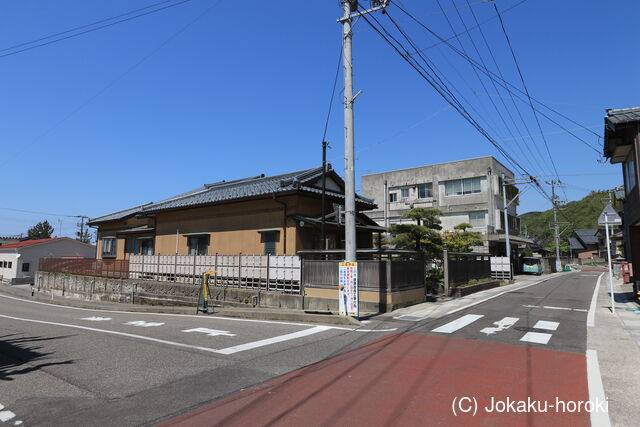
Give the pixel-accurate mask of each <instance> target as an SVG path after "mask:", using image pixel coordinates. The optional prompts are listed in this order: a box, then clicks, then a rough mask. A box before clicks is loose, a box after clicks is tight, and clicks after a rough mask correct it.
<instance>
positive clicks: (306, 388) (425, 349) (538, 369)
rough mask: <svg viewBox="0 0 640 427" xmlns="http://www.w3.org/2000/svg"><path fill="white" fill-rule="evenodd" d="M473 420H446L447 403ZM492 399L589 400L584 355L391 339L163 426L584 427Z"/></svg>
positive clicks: (581, 417) (579, 417)
mask: <svg viewBox="0 0 640 427" xmlns="http://www.w3.org/2000/svg"><path fill="white" fill-rule="evenodd" d="M464 396H469V397H475V398H476V399H477V401H478V404H479V405H478V406H479V408H478V412H477V414H476V415H475V416H471V415H460V416H458V417H455V416H454V414H453V411H452V401H453V399H454V398H456V397H458V398H459V397H464ZM491 397H495V398H496V399H502V400H504V399H506V398H507V397H509V398H511V399H515V400H526V399H527V398H528V397H531V398H533V399H536V400H543V401H549V402H551V404H555V403H556V398H557V397H558V398H560V399H561V400H564V401H580V400H581V401H585V400H587V399H588V388H587V375H586V362H585V357H584V356H583V355H579V354H574V353H563V352H557V351H550V350H542V349H539V348H530V347H526V346H520V345H510V344H501V343H496V342H487V341H472V340H465V339H457V338H443V337H433V336H426V335H419V334H393V335H388V336H385V337H384V338H381V339H378V340H376V341H373V342H371V343H369V344H367V345H364V346H362V347H359V348H357V349H355V350H352V351H349V352H346V353H343V354H341V355H338V356H336V357H333V358H330V359H327V360H324V361H322V362H320V363H317V364H314V365H310V366H308V367H306V368H303V369H299V370H297V371H294V372H292V373H289V374H287V375H284V376H282V377H279V378H276V379H273V380H271V381H268V382H266V383H264V384H261V385H259V386H257V387H255V388H252V389H249V390H245V391H242V392H239V393H236V394H233V395H231V396H228V397H227V398H225V399H222V400H220V401H217V402H214V403H211V404H209V405H206V406H204V407H202V408H200V409H197V410H195V411H193V412H190V413H187V414H185V415H182V416H180V417H177V418H175V419H173V420H170V421H169V422H167V423H165V425H177V426H185V427H186V426H209V425H233V426H248V425H251V426H255V425H266V424H275V425H287V426H303V425H305V426H307V425H350V426H356V425H367V426H377V425H391V424H395V425H479V426H498V425H500V426H505V425H509V426H513V425H540V426H554V425H558V426H559V425H565V426H566V425H571V426H583V425H584V426H587V425H589V415H588V414H587V413H586V412H582V413H577V414H575V413H574V414H570V413H556V411H555V409H549V411H550V412H549V413H546V414H542V413H537V414H535V413H533V414H531V413H529V414H526V413H525V414H517V413H509V414H505V413H502V414H497V413H487V412H485V411H484V410H482V407H484V406H486V405H489V404H490V403H491Z"/></svg>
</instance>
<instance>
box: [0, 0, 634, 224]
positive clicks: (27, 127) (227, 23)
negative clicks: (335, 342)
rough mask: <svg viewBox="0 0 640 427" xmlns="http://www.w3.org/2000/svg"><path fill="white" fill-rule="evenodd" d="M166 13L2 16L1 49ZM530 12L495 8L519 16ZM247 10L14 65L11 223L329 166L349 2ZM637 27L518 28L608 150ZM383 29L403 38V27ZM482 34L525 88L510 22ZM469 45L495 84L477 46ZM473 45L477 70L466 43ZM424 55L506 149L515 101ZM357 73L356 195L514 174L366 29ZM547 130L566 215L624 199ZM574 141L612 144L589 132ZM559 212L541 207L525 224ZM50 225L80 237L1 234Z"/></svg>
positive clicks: (2, 89)
mask: <svg viewBox="0 0 640 427" xmlns="http://www.w3.org/2000/svg"><path fill="white" fill-rule="evenodd" d="M158 1H159V0H156V1H150V0H128V1H121V0H112V1H108V2H98V1H89V2H87V1H82V2H81V1H78V0H73V1H70V0H60V1H56V2H52V1H43V0H24V1H19V2H17V1H14V2H2V4H1V5H0V12H1V14H2V16H3V25H2V26H0V49H5V48H8V47H10V46H14V45H17V44H20V43H23V42H27V41H30V40H34V39H37V38H40V37H43V36H46V35H49V34H52V33H57V32H61V31H65V30H68V29H70V28H73V27H77V26H80V25H84V24H89V23H92V22H95V21H98V20H101V19H104V18H107V17H110V16H114V15H118V14H121V13H124V12H127V11H129V10H132V9H135V8H138V7H145V6H148V5H151V4H153V3H157V2H158ZM469 1H470V3H471V4H472V6H471V7H472V9H473V11H474V12H475V13H476V15H477V17H478V19H479V20H480V21H483V20H485V19H488V18H490V17H492V16H494V15H495V13H494V10H493V5H492V3H481V4H477V3H479V2H477V1H472V0H469ZM440 2H441V4H442V6H443V7H444V8H445V9H446V11H447V16H448V17H449V19H450V20H451V23H452V25H453V26H454V28H455V29H456V31H457V32H459V31H462V30H463V28H462V24H461V23H460V20H459V18H458V16H457V14H456V11H455V9H452V7H453V6H452V5H455V6H458V7H461V9H459V11H460V13H461V14H462V17H463V19H464V20H465V22H466V23H467V24H468V25H472V24H473V17H472V15H471V14H470V9H469V8H468V7H463V6H466V0H454V1H453V2H452V1H451V0H440ZM518 2H519V0H499V1H498V2H497V4H498V7H499V8H500V9H501V10H504V9H507V8H509V7H510V6H513V5H514V4H516V3H518ZM240 3H241V2H236V1H231V0H221V1H218V0H191V1H189V2H186V3H184V4H182V5H179V6H176V7H173V8H169V9H166V10H164V11H162V12H158V13H154V14H151V15H148V16H145V17H141V18H138V19H135V20H131V21H129V22H124V23H121V24H118V25H114V26H111V27H109V28H105V29H102V30H99V31H95V32H92V33H88V34H85V35H82V36H80V37H76V38H71V39H68V40H64V41H61V42H59V43H55V44H51V45H48V46H43V47H40V48H37V49H33V50H30V51H27V52H23V53H19V54H15V55H11V56H5V57H0V70H1V71H0V76H1V78H0V93H1V94H2V96H1V97H0V116H1V117H2V126H0V141H2V154H1V155H0V164H1V165H0V175H1V176H2V182H3V183H4V185H2V191H1V194H2V197H1V199H0V200H1V202H0V207H1V208H12V209H22V210H31V211H44V212H51V213H62V214H70V215H80V214H82V215H88V216H91V217H93V216H98V215H102V214H105V213H108V212H112V211H115V210H119V209H123V208H127V207H130V206H133V205H135V204H139V203H144V202H149V201H157V200H160V199H162V198H165V197H168V196H171V195H174V194H177V193H179V192H182V191H185V190H188V189H191V188H194V187H197V186H199V185H201V184H203V183H207V182H214V181H218V180H221V179H235V178H241V177H244V176H251V175H257V174H259V173H265V174H277V173H281V172H287V171H291V170H295V169H303V168H308V167H313V166H316V165H319V163H320V160H321V137H322V131H323V127H324V121H325V117H326V113H327V108H328V103H329V97H330V95H331V88H332V84H333V77H334V73H335V69H336V65H337V58H338V54H339V50H340V39H341V34H340V32H341V29H340V26H339V25H338V24H337V23H336V18H337V17H338V16H339V15H340V13H341V11H340V9H339V6H338V1H337V0H334V1H317V2H291V1H271V2H258V1H248V2H243V3H242V5H241V7H239V6H240ZM361 3H364V2H361ZM397 3H398V4H400V5H402V7H404V8H405V9H407V10H409V11H410V12H411V13H413V14H414V15H415V16H416V17H418V18H419V19H420V20H421V21H422V22H424V23H425V24H426V25H428V26H429V27H432V28H433V30H434V31H436V32H438V33H439V34H442V35H443V36H446V37H449V36H450V35H451V34H452V32H451V30H450V28H449V26H448V24H447V22H446V20H445V19H444V15H443V14H442V13H440V9H439V6H438V3H437V1H436V0H428V1H423V0H402V1H401V2H397ZM614 3H615V4H614ZM294 5H297V7H294ZM205 10H208V11H207V12H206V13H205V14H204V15H203V16H201V18H200V19H197V20H196V18H197V17H198V16H200V15H201V14H202V13H203V12H204V11H205ZM389 12H390V16H391V17H392V18H394V19H395V20H396V21H398V22H399V24H400V25H401V26H402V27H403V28H404V29H406V31H407V32H408V33H409V34H410V36H411V38H412V39H413V40H414V41H415V43H416V45H417V46H419V47H420V48H421V49H422V48H426V47H428V46H430V45H432V44H433V43H434V39H433V38H430V37H429V36H427V35H426V34H425V33H424V32H423V31H422V30H421V29H420V28H418V27H417V26H416V25H415V24H413V23H412V22H411V21H410V20H409V19H408V18H407V17H406V16H404V15H403V14H402V12H401V11H400V10H398V9H397V8H396V7H394V6H392V7H391V8H390V9H389ZM639 12H640V4H639V3H638V2H637V0H620V1H616V2H610V3H606V2H601V1H595V0H587V1H584V0H581V1H578V0H567V1H561V2H558V1H553V0H528V1H525V2H524V3H522V4H520V5H518V6H517V7H515V8H513V9H512V10H509V11H508V12H505V13H504V14H503V18H504V20H505V24H506V26H507V31H508V34H509V36H510V38H511V41H512V43H513V46H514V48H515V52H516V55H517V57H518V59H519V62H520V66H521V68H522V71H523V73H524V76H525V79H526V82H527V84H528V88H529V90H530V92H531V94H532V95H533V96H534V97H536V98H537V99H540V100H542V101H544V102H545V103H547V104H548V105H549V106H551V107H553V108H555V109H558V110H559V111H561V112H562V113H564V114H566V115H568V116H570V117H571V118H573V119H574V120H576V121H577V122H579V123H581V124H583V125H585V126H587V127H589V128H591V129H593V130H594V131H596V132H598V133H600V134H601V133H602V123H603V116H604V109H605V108H607V107H613V108H625V107H634V106H638V105H640V102H639V100H638V98H637V97H638V94H639V93H640V92H639V89H640V87H639V85H640V83H639V80H638V75H637V72H638V71H637V70H638V69H639V66H640V59H639V57H638V55H637V34H636V31H635V28H636V27H637V17H638V15H639ZM376 17H377V18H378V19H380V20H381V22H382V23H384V24H385V25H387V26H388V25H390V23H389V21H388V19H387V17H384V16H382V15H379V14H378V15H377V16H376ZM194 20H196V22H193V21H194ZM190 23H191V24H190ZM188 24H190V25H188ZM185 26H186V29H185ZM389 28H391V27H389ZM482 28H483V29H484V31H485V36H486V37H487V39H488V41H489V44H490V45H491V46H492V51H493V53H494V55H495V57H496V60H497V62H498V64H499V65H500V67H501V71H502V72H503V73H504V75H505V78H506V79H507V80H508V81H510V82H512V83H513V84H515V85H518V87H521V86H520V83H519V80H518V79H519V78H518V75H517V73H516V70H515V68H514V65H513V61H512V59H511V56H510V53H509V50H508V47H507V45H506V42H505V38H504V36H503V34H502V32H501V29H500V26H499V21H498V20H497V19H492V20H490V21H488V22H487V23H486V24H483V25H482ZM181 30H183V31H181ZM396 34H397V33H396ZM471 35H472V36H473V38H474V40H475V41H476V43H477V44H478V47H479V49H480V52H481V54H482V55H483V58H484V60H485V61H486V62H487V66H488V67H489V68H490V69H492V70H494V71H495V68H494V66H493V64H492V62H490V57H489V54H488V52H487V50H486V48H485V47H484V44H483V42H482V39H481V35H480V33H479V32H478V30H472V31H471ZM460 40H462V42H463V43H464V46H465V49H466V50H467V52H468V53H469V55H470V56H473V57H475V58H477V56H476V54H475V52H474V51H473V47H472V45H471V44H470V41H469V39H468V38H467V36H466V35H462V36H460ZM451 43H452V44H453V45H454V46H456V47H458V48H459V45H458V44H457V42H456V41H455V40H451ZM9 52H12V51H11V50H8V51H2V52H0V55H3V54H6V53H9ZM424 53H425V54H426V55H428V56H429V58H430V60H432V61H433V63H434V64H436V65H437V67H438V68H439V69H440V70H441V71H442V72H443V73H444V75H445V76H446V77H447V78H448V79H449V81H450V82H451V84H452V86H455V87H456V88H457V89H459V90H460V92H461V93H462V94H463V95H464V96H465V98H466V99H468V100H469V101H470V103H471V104H473V105H474V108H475V109H476V110H477V111H478V112H480V114H481V115H482V116H483V117H485V118H486V120H487V122H488V123H490V124H491V123H493V124H494V125H493V127H494V128H495V129H496V132H495V133H494V132H490V133H492V135H494V136H495V137H496V139H499V138H502V139H504V138H508V137H509V135H508V134H507V132H506V130H505V129H503V128H502V127H501V124H500V122H499V117H498V115H497V113H496V112H495V110H493V107H492V106H491V104H490V101H489V99H490V98H492V99H494V101H496V102H498V101H500V98H499V95H498V94H496V93H495V92H494V90H493V88H492V87H491V86H489V84H490V83H489V82H488V80H486V79H485V80H484V82H485V84H486V85H487V87H488V89H489V94H490V95H491V96H487V95H486V94H485V93H484V91H483V89H482V86H481V84H480V83H479V81H478V80H477V78H476V76H475V75H474V73H473V71H472V69H471V68H470V67H469V66H468V65H467V64H466V63H465V62H464V61H463V60H461V59H460V58H459V57H458V56H457V55H456V54H455V53H454V52H453V51H451V50H450V49H449V48H447V47H446V46H440V47H437V48H431V49H428V50H425V51H424ZM140 61H142V62H140ZM354 67H355V76H354V79H355V89H356V90H362V91H363V95H362V96H361V97H360V98H359V99H358V100H357V102H356V151H357V163H356V172H357V175H358V188H359V187H360V185H359V183H360V179H359V177H360V176H361V175H362V174H366V173H374V172H382V171H386V170H393V169H399V168H407V167H413V166H420V165H424V164H430V163H437V162H445V161H451V160H457V159H463V158H471V157H479V156H485V155H495V156H496V157H497V158H498V159H500V160H501V161H504V159H503V157H501V155H499V154H498V153H497V152H496V150H495V149H494V148H493V147H492V146H491V145H490V144H489V143H488V142H487V141H486V140H485V139H484V138H483V137H482V136H481V135H480V134H479V133H478V132H477V131H476V130H475V129H473V128H472V127H471V126H470V125H469V124H468V123H467V122H466V121H464V120H463V119H462V118H461V117H460V116H459V115H458V114H457V113H456V112H455V111H454V110H453V109H451V108H446V107H447V104H446V102H445V101H443V100H442V98H440V96H439V95H437V94H436V92H435V91H434V90H433V89H432V88H431V87H429V86H428V85H427V84H426V82H425V81H424V80H422V79H421V78H420V77H419V76H418V75H417V73H416V72H415V71H414V70H412V69H411V68H409V66H408V65H407V64H406V63H405V62H404V61H403V60H402V58H400V57H399V56H398V55H397V54H396V53H395V52H393V51H392V50H391V49H390V48H389V46H388V45H387V44H386V43H385V42H384V41H383V40H382V39H381V38H380V37H379V36H378V35H377V34H376V33H375V32H374V31H372V30H371V29H370V28H369V27H368V24H367V23H366V22H364V21H363V20H360V21H359V22H357V23H356V26H355V34H354ZM341 78H342V77H341V76H340V81H339V85H338V91H339V90H340V89H341V87H342V85H341ZM501 94H502V95H501V96H506V92H501ZM341 100H342V97H341V95H340V93H338V94H337V96H336V100H335V102H334V105H333V107H334V110H333V114H332V116H331V120H330V125H329V131H328V134H327V139H328V140H329V141H330V142H331V145H332V147H333V148H332V149H331V150H330V152H329V158H330V161H331V162H332V163H333V165H334V167H335V169H337V170H338V171H339V172H340V173H342V170H343V160H342V153H343V143H342V110H341ZM508 102H510V100H508ZM519 106H520V108H521V111H522V113H523V114H524V115H525V116H526V117H525V119H526V121H527V124H528V127H529V129H530V130H531V133H532V134H538V133H539V132H538V130H537V125H536V123H535V120H534V118H533V116H532V115H531V111H530V110H527V108H526V105H525V104H522V103H520V104H519ZM513 111H514V114H515V110H513ZM472 115H474V116H476V114H475V113H473V112H472ZM552 117H553V118H554V119H556V120H560V121H561V123H562V124H563V125H564V126H565V127H566V128H568V129H575V128H576V126H575V125H574V124H572V123H569V122H566V121H563V120H561V119H559V118H558V117H557V116H555V115H553V116H552ZM487 122H483V123H487ZM541 123H542V128H543V130H544V132H545V133H546V134H547V139H548V143H549V149H550V151H551V154H552V156H553V158H554V159H555V163H556V167H557V169H558V172H559V173H560V174H561V175H573V174H582V175H580V176H564V177H561V178H562V179H563V181H564V182H566V183H567V184H568V185H569V186H568V187H566V188H565V191H566V198H567V199H568V200H575V199H579V198H581V197H583V196H584V195H585V194H587V192H588V190H590V189H605V188H611V187H614V186H616V185H620V184H621V177H620V170H619V166H618V165H615V166H612V165H609V164H600V163H598V162H597V159H598V156H597V154H596V153H595V152H594V151H591V150H590V149H588V148H586V147H585V145H583V144H582V143H580V142H579V141H577V140H575V139H573V138H572V137H571V136H569V135H568V134H566V133H558V132H559V130H560V129H559V128H557V127H555V126H554V125H553V124H551V123H550V122H548V121H546V120H544V119H542V122H541ZM575 132H576V133H577V134H578V135H579V136H581V137H583V138H585V139H587V140H588V142H590V143H592V144H595V145H600V144H601V143H600V142H598V141H597V139H596V137H595V136H593V135H590V134H589V133H587V132H585V131H582V130H577V131H575ZM534 138H535V141H536V144H537V145H536V146H534V145H533V144H532V143H531V142H528V143H526V144H527V145H524V144H525V143H522V144H521V145H517V143H515V142H514V141H508V140H507V141H501V144H503V146H504V147H505V149H506V150H507V151H508V152H510V153H512V155H513V156H514V157H515V158H516V159H517V160H518V161H520V162H522V163H523V164H529V165H532V169H534V170H535V169H541V170H542V171H545V172H542V171H537V173H538V174H548V172H546V171H548V170H549V169H551V166H550V163H549V158H548V156H547V155H546V148H545V147H544V145H543V143H542V140H541V139H540V138H538V137H534ZM523 147H524V150H523ZM535 147H537V148H535ZM525 150H526V152H525ZM535 150H540V151H541V153H542V154H543V155H544V156H543V158H542V159H539V157H540V155H539V154H536V151H535ZM523 152H524V155H523ZM545 156H546V157H545ZM545 159H546V163H544V162H545ZM536 160H537V161H538V162H539V163H540V164H539V165H536V162H535V161H536ZM584 174H590V175H584ZM547 179H548V178H547ZM560 194H561V196H562V197H563V198H565V195H564V194H563V193H562V192H561V193H560ZM549 207H550V204H549V202H548V201H545V200H544V199H543V198H542V197H540V196H538V195H537V193H535V192H533V191H529V192H527V194H526V195H525V196H524V197H523V199H522V203H521V206H520V208H519V211H520V212H521V213H522V212H526V211H530V210H543V209H547V208H549ZM41 219H48V220H49V221H50V222H51V223H52V225H53V226H54V227H56V228H58V226H59V223H58V221H59V220H61V221H62V230H60V231H61V233H60V234H61V235H71V234H72V233H73V232H74V231H75V227H74V223H75V220H73V219H71V218H64V217H57V216H47V215H37V214H28V213H21V212H16V211H10V210H7V209H0V234H15V233H21V232H23V233H24V232H26V230H27V228H28V227H29V226H31V225H33V224H35V223H36V222H37V221H39V220H41ZM56 234H58V232H56Z"/></svg>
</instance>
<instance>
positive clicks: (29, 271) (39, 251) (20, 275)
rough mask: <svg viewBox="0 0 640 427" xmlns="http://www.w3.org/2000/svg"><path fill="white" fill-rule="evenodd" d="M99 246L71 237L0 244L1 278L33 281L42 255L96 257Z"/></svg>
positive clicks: (20, 281) (3, 280)
mask: <svg viewBox="0 0 640 427" xmlns="http://www.w3.org/2000/svg"><path fill="white" fill-rule="evenodd" d="M95 253H96V247H95V246H93V245H89V244H87V243H82V242H80V241H78V240H74V239H70V238H68V237H55V238H50V239H38V240H25V241H23V242H18V243H10V244H7V245H3V246H1V247H0V281H2V282H6V283H11V284H15V283H33V278H34V277H35V274H36V270H37V269H38V262H39V261H40V259H41V258H67V257H69V258H94V256H95Z"/></svg>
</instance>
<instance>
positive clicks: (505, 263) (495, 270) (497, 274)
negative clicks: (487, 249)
mask: <svg viewBox="0 0 640 427" xmlns="http://www.w3.org/2000/svg"><path fill="white" fill-rule="evenodd" d="M491 278H492V279H495V280H511V279H512V276H511V261H510V260H509V257H506V256H492V257H491Z"/></svg>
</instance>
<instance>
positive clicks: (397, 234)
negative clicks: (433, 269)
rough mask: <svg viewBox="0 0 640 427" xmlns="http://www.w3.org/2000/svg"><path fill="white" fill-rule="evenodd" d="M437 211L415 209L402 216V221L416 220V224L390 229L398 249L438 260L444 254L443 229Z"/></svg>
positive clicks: (393, 241) (396, 226)
mask: <svg viewBox="0 0 640 427" xmlns="http://www.w3.org/2000/svg"><path fill="white" fill-rule="evenodd" d="M441 214H442V212H440V211H439V210H436V209H425V208H413V209H411V210H410V211H409V212H406V213H405V214H404V215H402V217H401V218H402V219H411V220H414V221H415V222H416V223H415V224H395V225H392V226H391V227H389V233H390V234H391V236H392V237H393V238H392V240H391V242H392V243H393V244H394V245H395V247H396V248H400V249H412V250H415V251H420V252H423V253H424V254H425V255H426V256H427V257H430V258H437V257H440V256H441V254H442V237H441V236H440V233H438V230H441V229H442V226H441V225H440V218H439V216H440V215H441Z"/></svg>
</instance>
